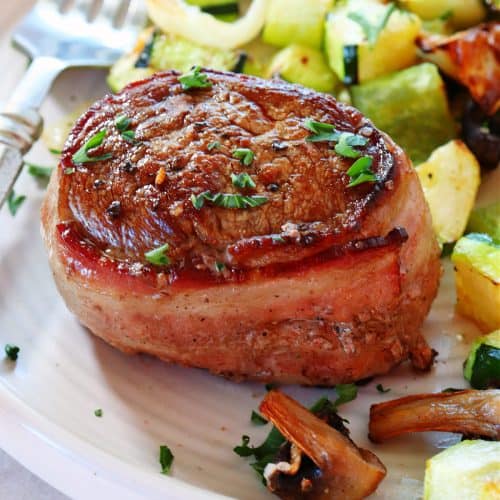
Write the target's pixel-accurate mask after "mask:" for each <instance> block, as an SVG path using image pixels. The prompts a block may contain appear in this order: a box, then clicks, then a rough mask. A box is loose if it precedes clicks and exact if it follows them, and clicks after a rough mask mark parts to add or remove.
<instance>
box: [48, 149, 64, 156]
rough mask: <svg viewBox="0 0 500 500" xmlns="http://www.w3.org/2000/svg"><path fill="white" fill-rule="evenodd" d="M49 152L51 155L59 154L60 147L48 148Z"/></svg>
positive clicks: (60, 151)
mask: <svg viewBox="0 0 500 500" xmlns="http://www.w3.org/2000/svg"><path fill="white" fill-rule="evenodd" d="M49 152H50V153H52V154H53V155H60V154H62V150H61V149H55V148H49Z"/></svg>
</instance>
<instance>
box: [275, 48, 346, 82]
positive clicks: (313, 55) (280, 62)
mask: <svg viewBox="0 0 500 500" xmlns="http://www.w3.org/2000/svg"><path fill="white" fill-rule="evenodd" d="M273 76H279V77H280V78H282V79H283V80H286V81H287V82H291V83H298V84H300V85H304V87H309V88H312V89H314V90H317V91H318V92H333V91H334V89H335V87H336V85H337V83H338V79H337V78H336V76H335V74H334V73H333V71H332V70H331V69H330V67H329V66H328V64H327V62H326V59H325V56H324V55H323V53H322V52H320V51H319V50H316V49H312V48H310V47H304V46H301V45H290V46H289V47H287V48H285V49H283V50H281V51H279V52H278V53H277V54H276V55H275V56H274V57H273V59H272V60H271V63H270V64H269V68H268V71H267V77H268V78H271V77H273Z"/></svg>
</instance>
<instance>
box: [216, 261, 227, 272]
mask: <svg viewBox="0 0 500 500" xmlns="http://www.w3.org/2000/svg"><path fill="white" fill-rule="evenodd" d="M224 269H226V266H225V264H224V262H216V263H215V270H216V271H217V272H218V273H221V272H222V271H224Z"/></svg>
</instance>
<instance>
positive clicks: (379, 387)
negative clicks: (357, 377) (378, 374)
mask: <svg viewBox="0 0 500 500" xmlns="http://www.w3.org/2000/svg"><path fill="white" fill-rule="evenodd" d="M377 391H378V392H381V393H385V392H389V391H390V389H389V388H387V389H384V386H383V385H382V384H377Z"/></svg>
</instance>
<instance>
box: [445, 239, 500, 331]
mask: <svg viewBox="0 0 500 500" xmlns="http://www.w3.org/2000/svg"><path fill="white" fill-rule="evenodd" d="M451 260H452V262H453V264H454V269H455V286H456V290H457V310H458V311H459V312H460V313H462V314H463V315H464V316H466V317H468V318H470V319H472V320H473V321H474V322H475V323H476V324H477V325H478V326H479V328H481V330H482V331H484V332H491V331H493V330H497V329H499V328H500V244H499V243H497V242H496V241H495V240H493V239H492V238H491V237H490V236H488V235H487V234H480V233H470V234H468V235H466V236H464V237H463V238H460V239H459V240H458V241H457V244H456V245H455V248H454V249H453V253H452V255H451Z"/></svg>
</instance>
